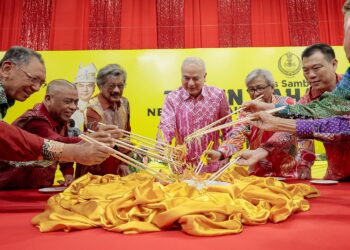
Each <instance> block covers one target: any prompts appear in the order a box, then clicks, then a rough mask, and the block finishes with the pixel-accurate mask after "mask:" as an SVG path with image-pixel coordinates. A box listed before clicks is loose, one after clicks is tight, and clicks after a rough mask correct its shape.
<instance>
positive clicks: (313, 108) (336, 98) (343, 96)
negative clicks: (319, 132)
mask: <svg viewBox="0 0 350 250" xmlns="http://www.w3.org/2000/svg"><path fill="white" fill-rule="evenodd" d="M279 106H281V105H276V107H279ZM346 114H350V68H348V69H347V71H346V72H345V74H344V76H343V78H342V79H341V81H340V82H339V83H338V85H337V87H336V88H335V90H333V91H332V92H325V93H324V94H322V96H321V97H320V100H319V101H313V102H311V103H309V104H296V105H289V106H287V107H286V108H285V109H284V110H282V111H280V112H277V113H276V115H277V116H280V117H287V118H313V119H319V118H326V117H331V116H340V115H346Z"/></svg>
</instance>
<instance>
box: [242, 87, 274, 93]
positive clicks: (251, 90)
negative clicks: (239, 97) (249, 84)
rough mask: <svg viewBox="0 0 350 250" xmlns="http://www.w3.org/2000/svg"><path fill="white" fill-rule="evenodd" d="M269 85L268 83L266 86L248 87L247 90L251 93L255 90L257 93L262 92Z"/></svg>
mask: <svg viewBox="0 0 350 250" xmlns="http://www.w3.org/2000/svg"><path fill="white" fill-rule="evenodd" d="M268 87H270V85H266V86H265V87H262V86H258V87H256V88H248V89H247V92H248V93H249V94H254V93H255V92H256V93H261V92H263V91H264V90H265V89H266V88H268Z"/></svg>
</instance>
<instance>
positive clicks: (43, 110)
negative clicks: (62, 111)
mask: <svg viewBox="0 0 350 250" xmlns="http://www.w3.org/2000/svg"><path fill="white" fill-rule="evenodd" d="M35 108H37V109H38V110H39V111H40V112H41V113H42V114H43V115H44V116H45V117H46V118H47V119H48V120H49V121H50V123H51V125H52V127H54V128H56V127H63V126H65V125H66V124H67V123H66V122H64V123H60V122H58V121H56V120H55V119H53V118H52V116H51V115H50V113H49V111H48V110H47V108H46V107H45V105H44V103H40V104H38V106H36V107H35Z"/></svg>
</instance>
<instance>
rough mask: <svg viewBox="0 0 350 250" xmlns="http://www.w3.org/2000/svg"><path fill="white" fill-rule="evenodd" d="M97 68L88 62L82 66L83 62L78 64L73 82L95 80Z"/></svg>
mask: <svg viewBox="0 0 350 250" xmlns="http://www.w3.org/2000/svg"><path fill="white" fill-rule="evenodd" d="M96 72H97V69H96V67H95V65H94V64H93V63H90V64H88V65H86V66H85V67H83V64H80V65H79V69H78V73H77V76H76V77H75V83H79V82H96V77H95V75H96Z"/></svg>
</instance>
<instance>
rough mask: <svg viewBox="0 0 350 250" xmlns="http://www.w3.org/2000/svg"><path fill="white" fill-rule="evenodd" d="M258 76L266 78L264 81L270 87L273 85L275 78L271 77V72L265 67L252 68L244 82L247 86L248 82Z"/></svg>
mask: <svg viewBox="0 0 350 250" xmlns="http://www.w3.org/2000/svg"><path fill="white" fill-rule="evenodd" d="M259 76H262V77H264V78H265V80H266V83H267V84H269V85H270V86H272V87H274V86H275V80H274V79H273V76H272V74H271V72H270V71H268V70H266V69H254V70H253V71H251V72H250V73H249V74H248V75H247V77H246V79H245V84H246V85H247V86H248V84H249V83H251V82H252V81H254V80H255V79H256V78H258V77H259Z"/></svg>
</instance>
